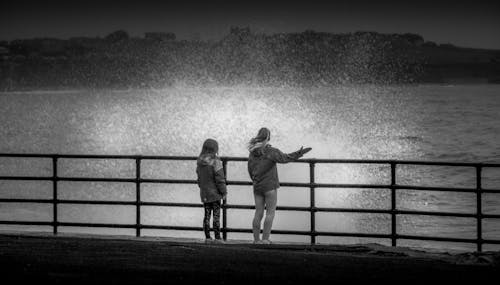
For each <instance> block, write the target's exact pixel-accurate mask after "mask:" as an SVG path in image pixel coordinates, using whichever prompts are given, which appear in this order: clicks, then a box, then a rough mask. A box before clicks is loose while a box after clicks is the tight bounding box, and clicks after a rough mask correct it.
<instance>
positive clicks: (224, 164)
mask: <svg viewBox="0 0 500 285" xmlns="http://www.w3.org/2000/svg"><path fill="white" fill-rule="evenodd" d="M222 170H223V171H224V178H225V179H226V181H227V160H225V159H224V160H223V161H222ZM226 184H227V182H226ZM226 200H227V196H226V197H224V199H222V238H223V239H224V240H227V208H226V205H227V201H226Z"/></svg>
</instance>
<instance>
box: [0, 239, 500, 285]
mask: <svg viewBox="0 0 500 285" xmlns="http://www.w3.org/2000/svg"><path fill="white" fill-rule="evenodd" d="M0 268H1V271H2V280H8V281H9V282H8V283H3V282H2V283H3V284H14V283H16V284H19V283H18V282H19V281H35V282H41V281H47V282H50V283H64V284H96V283H97V284H160V283H161V284H193V283H195V284H271V283H272V284H281V283H284V284H361V283H363V284H382V283H384V284H386V283H389V284H423V282H446V283H450V282H459V281H461V282H463V281H465V282H479V281H488V280H494V278H498V276H500V275H499V274H500V252H483V253H462V254H449V253H431V252H425V251H417V250H412V249H408V248H401V247H386V246H382V245H376V244H369V245H314V246H313V245H306V244H280V243H278V244H272V245H254V244H250V243H245V242H243V241H229V242H228V243H226V244H204V242H203V240H201V239H200V240H196V239H171V238H156V237H140V238H136V237H123V236H95V235H68V234H60V235H57V236H54V235H51V234H48V233H5V232H4V233H0ZM50 283H48V284H50Z"/></svg>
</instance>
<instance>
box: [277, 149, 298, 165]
mask: <svg viewBox="0 0 500 285" xmlns="http://www.w3.org/2000/svg"><path fill="white" fill-rule="evenodd" d="M300 157H302V153H301V152H300V150H298V151H295V152H292V153H288V154H287V153H283V152H281V150H279V149H277V148H272V150H271V152H270V154H269V158H270V159H271V160H272V161H274V162H277V163H288V162H291V161H295V160H297V159H299V158H300Z"/></svg>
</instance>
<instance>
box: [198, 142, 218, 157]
mask: <svg viewBox="0 0 500 285" xmlns="http://www.w3.org/2000/svg"><path fill="white" fill-rule="evenodd" d="M218 152H219V144H218V143H217V141H216V140H214V139H207V140H205V142H204V143H203V147H202V148H201V152H200V156H202V155H206V154H210V155H211V156H212V157H215V156H216V155H217V153H218Z"/></svg>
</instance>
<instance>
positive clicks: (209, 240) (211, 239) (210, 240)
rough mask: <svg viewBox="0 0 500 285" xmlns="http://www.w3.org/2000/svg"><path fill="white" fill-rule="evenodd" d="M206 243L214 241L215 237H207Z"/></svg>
mask: <svg viewBox="0 0 500 285" xmlns="http://www.w3.org/2000/svg"><path fill="white" fill-rule="evenodd" d="M205 243H214V239H213V238H206V239H205Z"/></svg>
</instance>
